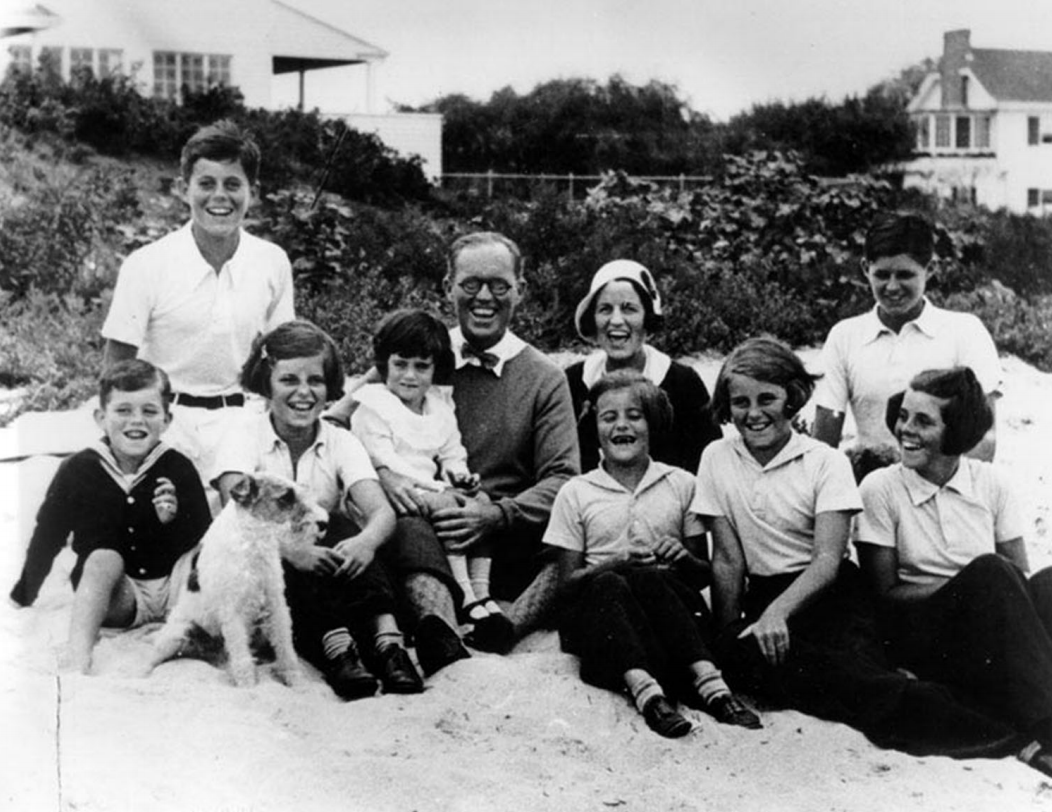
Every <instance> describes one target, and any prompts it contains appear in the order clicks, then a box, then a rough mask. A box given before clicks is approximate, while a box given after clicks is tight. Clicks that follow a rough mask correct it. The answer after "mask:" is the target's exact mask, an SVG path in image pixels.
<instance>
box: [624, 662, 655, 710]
mask: <svg viewBox="0 0 1052 812" xmlns="http://www.w3.org/2000/svg"><path fill="white" fill-rule="evenodd" d="M625 685H626V686H627V687H628V692H629V693H630V694H631V695H632V701H633V702H634V703H635V705H636V708H637V709H638V710H639V712H640V713H642V712H643V708H645V707H646V706H647V703H648V702H649V701H650V700H651V699H653V698H654V697H655V696H664V695H665V692H664V691H662V690H661V686H660V685H659V684H658V681H657V680H656V679H654V678H653V677H652V676H650V674H648V673H647V672H646V671H644V670H643V669H642V668H633V669H632V670H630V671H626V672H625Z"/></svg>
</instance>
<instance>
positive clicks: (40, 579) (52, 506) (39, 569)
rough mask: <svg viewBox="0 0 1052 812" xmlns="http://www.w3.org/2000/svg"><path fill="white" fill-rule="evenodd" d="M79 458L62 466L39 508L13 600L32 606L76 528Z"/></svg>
mask: <svg viewBox="0 0 1052 812" xmlns="http://www.w3.org/2000/svg"><path fill="white" fill-rule="evenodd" d="M76 459H77V458H76V457H72V458H70V459H68V460H66V461H65V462H63V463H62V465H61V466H59V469H58V471H56V472H55V478H54V479H52V480H51V484H50V485H49V486H48V489H47V494H46V495H45V497H44V501H43V503H42V504H41V506H40V510H39V511H38V512H37V521H36V527H35V528H34V529H33V536H32V538H31V539H30V541H29V549H28V550H27V552H26V561H25V565H24V566H23V567H22V574H21V576H20V577H19V579H18V582H17V583H16V584H15V585H14V588H13V589H12V590H11V600H13V601H14V602H15V603H17V604H18V605H19V606H31V605H32V604H33V601H35V600H36V598H37V595H38V594H39V592H40V587H41V586H43V584H44V580H45V579H46V578H47V576H48V573H49V572H51V565H52V563H53V562H54V560H55V556H57V555H58V554H59V553H60V552H62V549H63V548H64V547H65V546H66V541H67V540H68V539H69V535H70V533H71V532H72V531H73V524H74V516H75V514H76V513H77V508H76V503H77V498H76V495H75V492H74V488H75V485H76V482H77V481H78V477H77V476H76V475H75V474H71V468H74V467H75V466H76Z"/></svg>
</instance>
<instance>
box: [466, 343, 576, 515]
mask: <svg viewBox="0 0 1052 812" xmlns="http://www.w3.org/2000/svg"><path fill="white" fill-rule="evenodd" d="M453 400H454V402H455V403H456V408H457V418H458V422H459V424H460V430H461V434H462V438H463V441H464V447H465V448H466V449H467V452H468V459H469V460H470V461H471V469H472V470H473V471H474V472H476V473H477V474H478V475H479V476H480V477H481V479H482V490H483V491H485V492H486V493H487V494H488V495H489V496H490V498H492V499H493V500H494V501H495V502H496V503H497V504H498V505H499V506H500V508H501V510H502V511H503V512H504V518H505V521H506V523H507V525H508V527H509V529H511V530H513V531H515V532H519V531H527V532H528V531H531V530H532V531H534V532H537V533H540V532H541V531H543V529H544V527H545V525H546V524H547V523H548V516H549V514H550V513H551V509H552V503H553V502H554V501H555V494H556V493H557V492H558V491H559V488H561V487H562V485H563V483H564V482H566V481H567V480H568V479H569V478H570V477H572V476H574V475H576V474H578V473H579V472H580V470H579V467H578V462H577V460H578V448H577V432H576V430H575V428H574V419H573V405H572V403H571V400H570V390H569V388H568V387H567V385H566V377H565V376H564V375H563V373H562V371H561V370H560V369H559V367H557V366H556V365H555V364H554V363H553V362H552V361H550V360H549V359H547V358H546V357H544V356H543V355H542V354H541V353H540V352H538V351H537V350H536V349H534V348H533V347H529V346H527V347H526V348H524V349H523V350H522V351H521V352H519V353H518V354H517V355H515V356H514V357H513V358H511V359H509V360H508V361H507V363H506V364H505V365H504V369H503V370H502V373H501V375H500V377H497V376H496V375H495V374H494V373H493V371H492V370H488V369H483V368H481V367H477V366H472V365H466V366H463V367H461V368H460V369H458V370H456V371H455V372H454V373H453Z"/></svg>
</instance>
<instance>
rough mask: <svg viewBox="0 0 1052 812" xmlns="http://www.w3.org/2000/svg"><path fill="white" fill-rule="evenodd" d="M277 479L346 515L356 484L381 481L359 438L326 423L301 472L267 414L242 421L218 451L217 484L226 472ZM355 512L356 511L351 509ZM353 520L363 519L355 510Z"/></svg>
mask: <svg viewBox="0 0 1052 812" xmlns="http://www.w3.org/2000/svg"><path fill="white" fill-rule="evenodd" d="M232 472H234V473H245V474H253V473H259V472H264V473H268V474H277V475H278V476H283V477H285V478H286V479H291V480H293V481H294V482H297V483H299V484H300V485H303V486H304V487H305V488H306V489H307V490H308V492H309V493H310V495H311V496H312V497H313V498H314V500H315V501H317V503H318V504H319V505H321V506H322V507H323V508H325V510H327V511H328V512H329V513H342V514H344V515H348V511H346V510H343V509H341V508H343V507H344V506H345V504H344V497H345V496H346V494H347V491H348V489H349V488H350V487H351V486H352V485H354V484H355V483H356V482H361V481H362V480H366V479H373V480H375V479H376V478H377V477H376V471H375V470H373V466H372V463H371V462H369V455H368V454H367V453H366V452H365V448H363V447H362V444H361V443H360V442H358V438H356V437H355V436H354V435H353V434H351V433H350V432H349V431H347V430H346V429H340V428H337V427H336V426H333V425H332V424H330V423H328V422H326V421H324V420H321V421H319V422H318V436H317V437H316V438H315V439H314V443H313V444H312V445H311V447H310V448H308V449H307V450H306V451H305V452H303V456H301V457H300V459H299V462H298V463H297V464H296V470H295V472H293V470H292V456H291V455H290V454H289V447H288V445H286V443H285V441H284V440H282V439H281V438H280V437H278V435H277V433H276V432H275V431H274V426H273V425H272V424H271V422H270V415H269V414H267V413H264V414H260V415H254V416H252V418H251V419H246V420H243V421H241V423H240V425H239V426H238V429H237V430H236V431H231V432H229V433H227V434H226V436H224V438H223V440H222V442H221V443H220V446H219V448H218V449H217V451H216V462H215V470H214V473H213V475H212V480H213V483H214V481H215V480H216V479H218V478H219V477H220V476H222V475H223V474H226V473H232ZM349 507H352V508H353V505H352V506H349ZM349 515H350V516H351V518H355V519H357V518H360V517H358V516H356V515H355V514H354V512H353V511H351V512H350V514H349Z"/></svg>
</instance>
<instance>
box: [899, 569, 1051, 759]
mask: <svg viewBox="0 0 1052 812" xmlns="http://www.w3.org/2000/svg"><path fill="white" fill-rule="evenodd" d="M884 618H885V621H886V626H885V629H884V630H885V632H886V634H887V639H888V641H889V650H890V652H891V656H892V658H893V660H894V661H895V662H896V663H901V664H902V665H903V666H905V667H906V668H908V669H910V670H911V671H913V672H914V673H916V674H917V675H918V676H920V677H923V678H925V679H930V680H934V681H936V682H940V683H944V684H946V685H949V686H952V687H953V688H954V689H956V690H958V691H960V692H961V693H963V694H966V695H968V696H969V697H970V698H971V700H972V702H973V703H974V704H975V705H977V706H981V707H985V708H988V709H989V710H990V712H991V713H992V714H993V715H995V716H996V717H997V718H998V719H1002V720H1004V721H1005V722H1007V723H1008V724H1010V725H1012V726H1013V727H1015V728H1016V729H1017V730H1019V731H1021V732H1027V733H1034V734H1036V735H1039V736H1040V737H1041V738H1042V739H1043V740H1044V741H1046V742H1047V743H1049V744H1052V636H1050V632H1052V568H1049V569H1045V570H1042V571H1041V572H1039V573H1037V574H1036V575H1034V577H1033V578H1031V579H1030V580H1029V581H1028V580H1027V578H1026V576H1025V575H1024V574H1023V573H1022V572H1021V571H1020V570H1019V569H1018V568H1017V567H1016V566H1015V565H1014V564H1012V563H1011V562H1010V561H1008V560H1007V559H1005V558H1002V557H1001V556H999V555H994V554H990V555H983V556H980V557H979V558H976V559H975V560H974V561H972V562H971V563H970V564H969V565H968V566H966V567H965V568H964V569H963V570H961V571H960V572H959V573H958V574H957V575H956V576H954V577H953V578H952V579H951V580H950V581H949V582H947V583H946V584H945V585H944V586H942V587H941V588H940V589H939V590H938V591H937V592H936V593H934V594H933V595H931V596H929V597H928V598H926V599H924V600H923V601H919V602H917V603H910V604H902V603H897V604H894V605H892V604H888V605H887V606H886V607H885V612H884Z"/></svg>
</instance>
